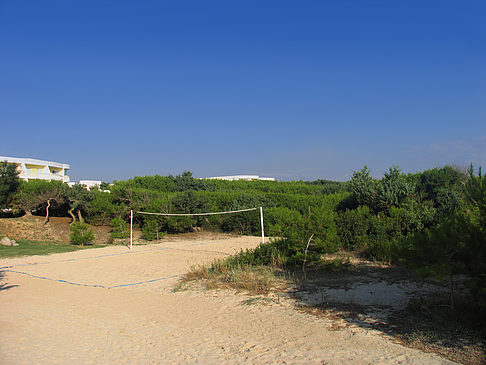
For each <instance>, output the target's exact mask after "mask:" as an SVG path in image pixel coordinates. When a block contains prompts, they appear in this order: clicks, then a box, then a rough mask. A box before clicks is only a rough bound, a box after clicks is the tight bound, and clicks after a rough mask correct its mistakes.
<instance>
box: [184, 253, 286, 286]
mask: <svg viewBox="0 0 486 365" xmlns="http://www.w3.org/2000/svg"><path fill="white" fill-rule="evenodd" d="M199 280H202V282H203V283H204V286H205V287H206V289H235V290H237V291H243V292H246V293H248V294H252V295H255V294H268V293H269V292H270V291H271V290H272V289H275V288H276V287H277V286H280V285H281V284H282V283H283V281H282V279H281V278H279V277H278V276H277V275H276V273H275V270H274V269H272V268H269V267H266V266H253V265H238V264H234V263H231V262H228V261H225V260H216V261H214V262H213V263H212V264H211V265H202V266H196V267H192V268H191V270H189V272H188V273H187V274H185V275H184V277H183V279H182V283H185V284H187V283H189V282H192V281H199Z"/></svg>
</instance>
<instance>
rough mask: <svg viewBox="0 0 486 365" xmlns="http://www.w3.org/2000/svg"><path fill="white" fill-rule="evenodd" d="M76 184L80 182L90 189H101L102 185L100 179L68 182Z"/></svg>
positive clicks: (71, 184)
mask: <svg viewBox="0 0 486 365" xmlns="http://www.w3.org/2000/svg"><path fill="white" fill-rule="evenodd" d="M76 184H79V185H81V186H83V187H85V188H86V189H88V190H90V189H92V188H96V189H99V188H100V185H101V181H99V180H79V182H70V183H68V185H69V186H73V185H76Z"/></svg>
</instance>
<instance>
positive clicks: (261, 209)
mask: <svg viewBox="0 0 486 365" xmlns="http://www.w3.org/2000/svg"><path fill="white" fill-rule="evenodd" d="M260 223H261V225H262V243H265V231H264V230H263V207H260Z"/></svg>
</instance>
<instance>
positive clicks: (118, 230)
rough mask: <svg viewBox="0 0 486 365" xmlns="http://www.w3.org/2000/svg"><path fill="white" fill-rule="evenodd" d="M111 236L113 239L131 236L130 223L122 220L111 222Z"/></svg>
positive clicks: (117, 219)
mask: <svg viewBox="0 0 486 365" xmlns="http://www.w3.org/2000/svg"><path fill="white" fill-rule="evenodd" d="M111 227H112V231H111V236H112V237H113V238H127V237H129V236H130V227H129V226H128V223H127V222H125V221H124V220H123V219H121V218H113V219H112V220H111Z"/></svg>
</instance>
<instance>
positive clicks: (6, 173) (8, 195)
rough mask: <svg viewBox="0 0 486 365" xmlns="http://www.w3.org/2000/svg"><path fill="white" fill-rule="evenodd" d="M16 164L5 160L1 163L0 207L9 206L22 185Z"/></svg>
mask: <svg viewBox="0 0 486 365" xmlns="http://www.w3.org/2000/svg"><path fill="white" fill-rule="evenodd" d="M18 175H19V173H18V171H17V168H16V166H15V165H14V164H8V163H7V161H3V162H2V163H1V164H0V208H7V207H8V206H9V204H10V203H11V201H12V198H13V196H14V194H15V193H16V192H17V189H18V187H19V186H20V179H19V176H18Z"/></svg>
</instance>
